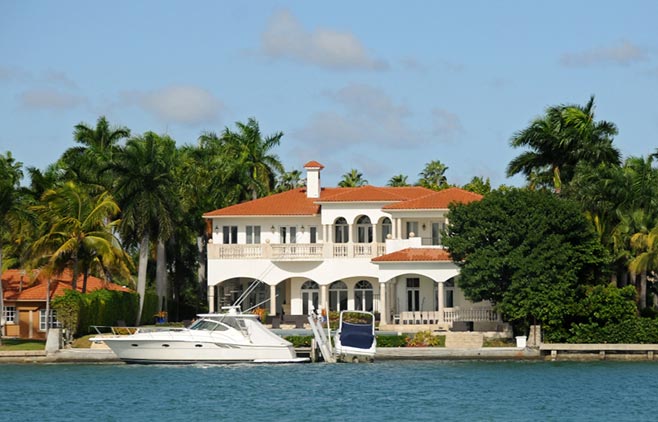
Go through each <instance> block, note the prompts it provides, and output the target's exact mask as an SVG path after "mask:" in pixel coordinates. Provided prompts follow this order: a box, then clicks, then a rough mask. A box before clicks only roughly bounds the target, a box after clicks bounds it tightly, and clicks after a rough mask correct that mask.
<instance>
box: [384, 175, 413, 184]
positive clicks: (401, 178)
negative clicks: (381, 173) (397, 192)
mask: <svg viewBox="0 0 658 422" xmlns="http://www.w3.org/2000/svg"><path fill="white" fill-rule="evenodd" d="M407 178H408V177H407V176H405V175H404V174H396V175H395V176H393V177H391V178H390V179H388V182H387V183H386V186H392V187H404V186H409V183H408V182H407Z"/></svg>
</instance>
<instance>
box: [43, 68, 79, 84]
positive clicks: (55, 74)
mask: <svg viewBox="0 0 658 422" xmlns="http://www.w3.org/2000/svg"><path fill="white" fill-rule="evenodd" d="M44 80H45V81H46V82H49V83H52V84H54V85H58V86H65V87H67V88H77V84H76V83H75V82H74V81H73V80H72V79H71V78H69V77H68V75H67V74H66V73H64V72H61V71H58V70H52V69H50V70H48V71H47V72H46V73H45V74H44Z"/></svg>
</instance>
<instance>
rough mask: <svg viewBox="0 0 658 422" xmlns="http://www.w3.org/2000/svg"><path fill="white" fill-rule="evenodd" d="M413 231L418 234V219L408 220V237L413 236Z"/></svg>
mask: <svg viewBox="0 0 658 422" xmlns="http://www.w3.org/2000/svg"><path fill="white" fill-rule="evenodd" d="M411 233H413V234H414V235H416V236H418V221H407V237H411Z"/></svg>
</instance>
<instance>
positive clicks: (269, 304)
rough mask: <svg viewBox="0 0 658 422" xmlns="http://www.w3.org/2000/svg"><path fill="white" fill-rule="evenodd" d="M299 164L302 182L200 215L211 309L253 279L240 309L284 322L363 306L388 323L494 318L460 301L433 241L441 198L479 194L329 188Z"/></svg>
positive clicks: (444, 207)
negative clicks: (203, 225)
mask: <svg viewBox="0 0 658 422" xmlns="http://www.w3.org/2000/svg"><path fill="white" fill-rule="evenodd" d="M304 168H305V170H306V176H307V177H306V187H304V188H297V189H293V190H290V191H287V192H283V193H279V194H274V195H271V196H267V197H265V198H259V199H255V200H252V201H248V202H244V203H241V204H237V205H233V206H229V207H226V208H222V209H218V210H215V211H211V212H208V213H206V214H204V216H203V217H204V218H205V219H206V221H207V224H208V230H209V232H210V239H209V244H208V263H207V264H208V302H209V303H208V304H209V311H210V312H216V311H219V310H220V309H221V308H222V307H223V306H228V305H231V304H233V303H234V302H235V301H236V300H237V299H238V297H240V296H241V294H242V293H243V292H244V291H245V290H246V289H247V287H248V286H249V285H250V284H251V283H252V282H253V281H254V280H260V281H261V282H262V283H260V284H259V286H258V288H256V289H255V290H254V292H253V293H251V294H250V295H249V296H248V297H247V299H246V300H245V302H243V304H242V309H243V311H246V310H248V309H249V308H255V307H260V308H264V309H265V310H266V311H267V313H268V314H269V315H270V316H274V317H277V318H282V319H283V320H284V321H285V320H286V318H291V317H294V316H305V315H308V314H309V313H310V312H313V311H315V312H318V311H321V310H328V311H341V310H366V311H372V312H375V313H376V314H378V316H379V319H380V327H388V328H389V329H396V328H400V327H398V326H401V325H419V326H420V325H422V326H433V327H438V328H440V329H451V328H452V327H453V324H454V323H455V322H457V321H463V322H466V323H468V324H471V329H472V324H474V323H475V324H485V325H486V324H489V325H491V324H492V323H495V322H499V319H498V316H497V315H496V313H495V312H494V311H493V309H492V307H491V305H490V304H489V303H486V302H481V303H472V302H470V301H468V300H466V298H465V297H464V295H463V293H462V292H461V290H460V289H459V287H458V275H459V267H458V266H457V265H455V264H454V263H453V262H452V260H451V258H450V255H449V254H448V253H447V251H445V250H444V249H443V247H442V242H441V236H442V233H443V231H444V228H445V227H446V225H447V224H448V220H447V218H446V214H447V212H448V206H449V204H451V203H453V202H458V203H469V202H472V201H478V200H480V199H481V198H482V196H481V195H478V194H475V193H472V192H468V191H465V190H462V189H459V188H449V189H445V190H442V191H438V192H437V191H433V190H430V189H426V188H423V187H419V186H410V187H374V186H362V187H355V188H340V187H332V188H329V187H323V186H322V184H321V178H320V173H321V171H322V169H323V168H324V167H323V166H322V164H320V163H318V162H316V161H311V162H309V163H307V164H306V165H305V166H304ZM484 329H487V328H484Z"/></svg>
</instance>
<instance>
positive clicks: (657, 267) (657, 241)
mask: <svg viewBox="0 0 658 422" xmlns="http://www.w3.org/2000/svg"><path fill="white" fill-rule="evenodd" d="M631 246H632V247H633V249H635V250H636V251H638V254H637V255H636V256H635V258H633V260H631V262H630V264H629V265H628V268H629V270H630V271H631V273H633V274H639V275H640V307H642V308H644V307H646V304H647V274H648V273H652V272H656V271H658V225H656V226H655V227H653V229H651V231H649V232H648V233H642V232H640V233H635V234H634V235H633V236H632V237H631ZM655 305H656V304H655V303H654V306H655Z"/></svg>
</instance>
